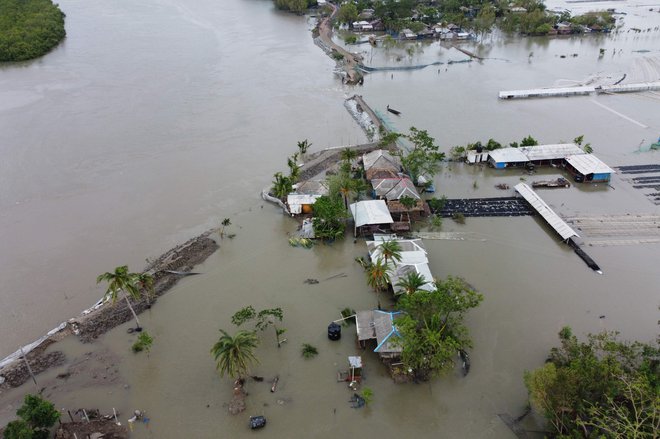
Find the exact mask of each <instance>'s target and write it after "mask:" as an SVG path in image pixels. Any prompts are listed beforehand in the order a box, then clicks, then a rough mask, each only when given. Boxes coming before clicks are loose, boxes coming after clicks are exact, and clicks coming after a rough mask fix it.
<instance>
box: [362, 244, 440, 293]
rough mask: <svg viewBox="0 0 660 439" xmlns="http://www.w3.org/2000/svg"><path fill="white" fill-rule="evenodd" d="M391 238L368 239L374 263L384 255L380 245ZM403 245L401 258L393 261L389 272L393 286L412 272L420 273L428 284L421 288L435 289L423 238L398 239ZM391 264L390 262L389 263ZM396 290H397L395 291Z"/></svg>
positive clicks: (368, 248)
mask: <svg viewBox="0 0 660 439" xmlns="http://www.w3.org/2000/svg"><path fill="white" fill-rule="evenodd" d="M389 240H390V239H382V240H377V241H367V250H368V251H369V257H370V259H371V262H372V263H376V261H378V259H382V258H383V256H382V254H381V252H380V245H381V244H382V243H383V242H385V241H389ZM396 241H397V242H398V243H399V246H400V247H401V252H400V254H401V260H400V261H392V262H393V266H391V267H390V268H389V269H388V270H387V272H388V275H389V278H390V283H391V284H392V286H394V287H396V284H397V283H398V282H399V280H400V279H401V278H403V277H405V276H406V275H407V274H408V273H410V272H417V273H419V274H420V275H421V276H422V277H423V278H424V280H426V282H427V283H426V284H425V285H423V286H422V288H421V289H423V290H426V291H433V289H434V284H433V281H434V279H433V274H431V269H430V268H429V264H428V262H429V260H428V256H427V254H426V249H424V245H423V244H422V240H421V239H401V240H398V239H397V240H396ZM388 265H389V264H388ZM395 292H396V291H395Z"/></svg>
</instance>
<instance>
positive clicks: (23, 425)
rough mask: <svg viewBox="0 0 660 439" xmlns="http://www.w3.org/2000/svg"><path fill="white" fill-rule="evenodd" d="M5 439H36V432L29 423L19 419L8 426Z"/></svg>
mask: <svg viewBox="0 0 660 439" xmlns="http://www.w3.org/2000/svg"><path fill="white" fill-rule="evenodd" d="M2 437H3V438H4V439H34V438H35V435H34V431H33V430H32V428H30V426H29V425H28V424H27V422H25V421H23V420H22V419H19V420H17V421H11V422H10V423H9V424H7V427H6V428H5V431H4V433H3V436H2Z"/></svg>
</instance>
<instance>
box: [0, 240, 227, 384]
mask: <svg viewBox="0 0 660 439" xmlns="http://www.w3.org/2000/svg"><path fill="white" fill-rule="evenodd" d="M214 232H216V229H211V230H208V231H206V232H204V233H202V234H201V235H198V236H195V237H193V238H191V239H189V240H188V241H186V242H184V243H183V244H179V245H177V246H175V247H173V248H171V249H170V250H168V251H166V252H165V253H163V254H162V255H160V256H159V257H158V258H156V259H155V260H154V261H153V262H150V263H149V264H148V265H147V267H146V268H145V269H144V271H143V272H144V273H149V274H151V275H152V276H153V277H154V294H153V297H151V298H147V297H146V296H145V298H144V299H142V300H139V301H134V300H131V304H132V305H133V308H134V310H135V313H136V314H140V313H142V312H144V311H146V310H147V309H149V308H151V306H152V305H153V304H154V303H155V302H156V301H157V299H158V297H160V296H162V295H164V294H165V293H167V292H168V291H169V290H170V289H172V287H174V286H175V285H176V284H177V282H178V281H179V279H181V277H183V276H182V275H179V274H173V273H168V272H166V271H165V270H171V271H177V272H181V273H187V272H190V271H192V269H193V268H194V267H195V266H197V265H199V264H201V263H203V262H204V261H206V259H207V258H208V257H209V256H211V255H212V254H213V253H214V252H215V251H216V250H217V249H218V248H220V246H219V244H218V242H217V241H216V240H214V239H213V238H211V234H212V233H214ZM132 318H133V315H132V314H131V312H130V310H129V309H128V306H127V305H126V302H125V301H124V300H121V301H120V300H118V301H117V302H116V303H112V302H110V301H108V300H104V299H101V300H100V301H99V302H97V303H96V304H95V305H94V306H92V307H91V308H88V309H86V310H84V311H82V312H81V313H80V314H78V316H76V317H73V318H71V319H69V320H67V321H66V322H63V323H62V324H60V325H59V326H58V327H56V328H54V329H53V330H51V331H49V332H48V333H46V335H45V336H43V337H41V338H39V339H37V340H36V341H34V342H32V343H30V344H27V345H25V346H22V347H21V348H20V349H19V350H18V351H16V352H14V353H13V354H10V355H9V356H7V357H5V358H4V359H2V360H0V394H1V393H2V391H3V390H7V389H10V388H16V387H19V386H21V385H22V384H24V383H25V382H27V381H28V380H30V371H29V370H28V367H27V366H26V364H25V362H24V361H22V359H23V355H24V356H25V358H26V359H27V360H28V362H29V363H30V366H31V368H32V371H33V373H34V374H35V375H38V374H39V373H41V372H44V371H46V370H48V369H50V368H52V367H56V366H59V365H61V364H63V363H64V361H65V356H64V353H63V352H61V351H53V352H49V353H48V354H45V351H46V350H47V349H48V348H49V347H50V346H51V345H53V344H55V343H57V342H58V341H60V340H62V339H64V338H65V337H67V336H69V335H71V334H75V335H77V336H78V339H79V341H80V342H81V343H93V342H94V341H95V340H96V339H97V338H98V337H99V336H101V335H103V334H105V333H106V332H108V331H110V330H111V329H113V328H115V327H116V326H119V325H121V324H123V323H125V322H127V321H129V320H131V319H132ZM21 351H23V353H22V352H21Z"/></svg>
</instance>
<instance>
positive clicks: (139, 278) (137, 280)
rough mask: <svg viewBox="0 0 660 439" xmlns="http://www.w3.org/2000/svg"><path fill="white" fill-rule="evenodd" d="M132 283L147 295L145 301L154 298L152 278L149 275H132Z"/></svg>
mask: <svg viewBox="0 0 660 439" xmlns="http://www.w3.org/2000/svg"><path fill="white" fill-rule="evenodd" d="M132 276H133V282H134V284H135V285H136V286H137V287H138V288H141V289H143V290H144V291H145V292H146V293H147V300H149V301H151V298H153V297H154V277H153V276H152V275H150V274H149V273H132Z"/></svg>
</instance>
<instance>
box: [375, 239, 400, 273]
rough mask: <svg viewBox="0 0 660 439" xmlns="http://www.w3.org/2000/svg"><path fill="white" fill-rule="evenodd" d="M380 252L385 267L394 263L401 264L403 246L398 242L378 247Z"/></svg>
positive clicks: (390, 242)
mask: <svg viewBox="0 0 660 439" xmlns="http://www.w3.org/2000/svg"><path fill="white" fill-rule="evenodd" d="M378 251H379V252H380V255H381V256H382V257H383V259H384V260H385V266H386V267H387V266H389V263H390V262H392V261H397V262H401V259H402V256H401V244H399V242H398V241H395V240H393V239H390V240H387V241H384V242H383V243H382V244H380V245H379V246H378Z"/></svg>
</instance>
